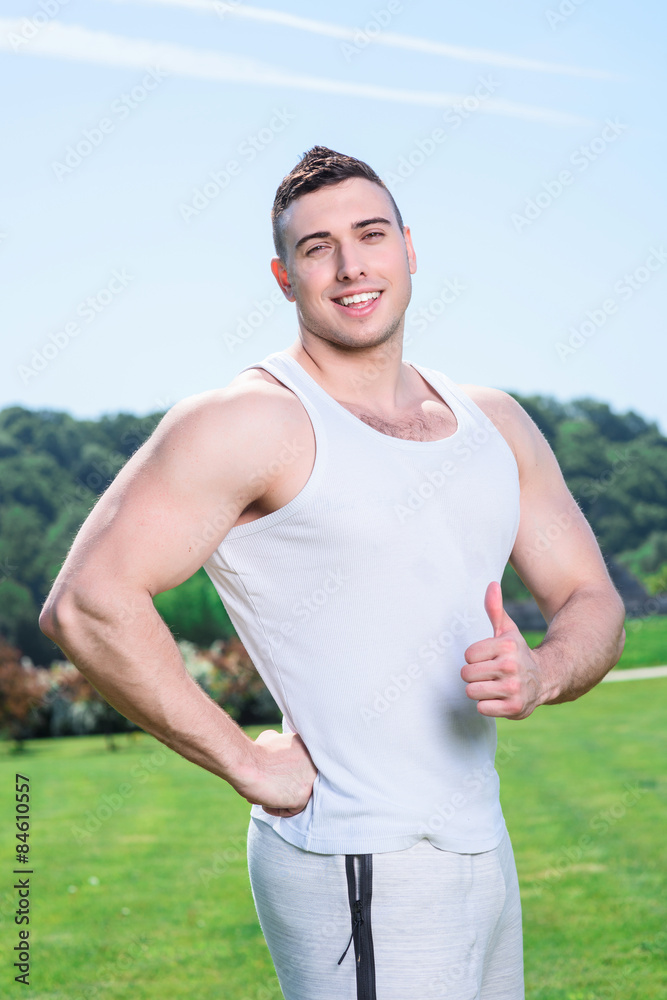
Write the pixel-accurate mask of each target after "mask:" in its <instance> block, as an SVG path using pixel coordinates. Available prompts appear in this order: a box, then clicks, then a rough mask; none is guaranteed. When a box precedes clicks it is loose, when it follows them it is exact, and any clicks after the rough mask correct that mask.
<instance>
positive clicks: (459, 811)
mask: <svg viewBox="0 0 667 1000" xmlns="http://www.w3.org/2000/svg"><path fill="white" fill-rule="evenodd" d="M247 367H248V368H264V369H265V370H266V371H268V372H270V373H271V374H272V375H274V376H275V377H276V378H277V379H278V380H279V381H280V382H282V383H283V384H284V385H285V386H286V387H287V388H289V389H291V390H292V391H293V392H294V393H296V395H297V396H298V398H299V399H300V400H301V402H302V404H303V405H304V407H305V409H306V411H307V413H308V416H309V417H310V420H311V423H312V425H313V430H314V433H315V441H316V456H315V465H314V468H313V470H312V473H311V476H310V478H309V480H308V482H307V483H306V485H305V486H304V488H303V489H302V490H301V492H300V493H299V494H298V496H296V497H295V498H294V499H293V500H292V501H291V502H290V503H288V504H287V505H286V506H284V507H282V508H281V509H280V510H277V511H274V512H273V513H272V514H268V515H267V516H265V517H262V518H259V519H258V520H256V521H252V522H249V523H246V524H242V525H239V526H237V527H233V528H231V529H230V531H229V532H228V533H227V535H226V536H225V538H224V539H223V541H222V543H221V545H220V546H219V548H218V549H217V550H216V551H215V552H214V553H213V554H212V555H211V557H210V558H209V559H208V561H207V562H206V564H205V568H206V571H207V572H208V574H209V576H210V578H211V580H212V581H213V583H214V585H215V587H216V588H217V590H218V593H219V594H220V597H221V599H222V601H223V603H224V605H225V607H226V609H227V611H228V613H229V616H230V619H231V621H232V623H233V624H234V627H235V628H236V630H237V632H238V635H239V636H240V638H241V640H242V642H243V643H244V645H245V647H246V649H247V651H248V653H249V655H250V657H251V659H252V661H253V663H254V664H255V666H256V668H257V670H258V672H259V673H260V675H261V676H262V678H263V679H264V681H265V683H266V685H267V687H268V688H269V690H270V691H271V693H272V695H273V697H274V698H275V700H276V702H277V704H278V705H279V707H280V709H281V711H282V713H283V731H291V732H297V733H299V735H300V736H301V738H302V739H303V741H304V743H305V744H306V746H307V747H308V750H309V752H310V755H311V757H312V759H313V762H314V763H315V766H316V767H317V769H318V774H317V776H316V778H315V783H314V786H313V794H312V796H311V798H310V801H309V802H308V804H307V806H306V808H305V809H304V810H303V811H302V812H301V813H299V814H298V815H297V816H293V817H289V818H287V817H277V816H270V815H269V814H268V813H266V812H265V811H264V810H263V809H262V807H261V806H257V805H255V806H253V807H252V809H251V815H252V816H253V817H255V818H256V819H260V820H262V821H264V822H266V823H269V824H270V825H271V826H272V827H273V828H274V829H275V830H276V832H277V833H278V834H279V835H280V836H281V837H283V838H284V839H285V840H287V841H288V842H289V843H291V844H294V845H295V846H298V847H300V848H302V849H304V850H306V851H313V852H318V853H322V854H353V853H358V854H366V853H375V852H384V851H398V850H403V849H405V848H409V847H411V846H412V845H413V844H415V843H417V841H419V840H420V839H421V838H423V837H426V838H428V839H429V840H430V841H431V843H432V844H434V845H435V846H436V847H438V848H440V849H441V850H446V851H459V852H463V853H475V852H479V851H487V850H491V849H492V848H494V847H496V846H497V845H498V844H499V843H500V840H501V838H502V836H503V833H504V829H505V824H504V820H503V816H502V811H501V808H500V802H499V798H498V785H499V782H498V776H497V774H496V771H495V769H494V766H493V761H494V755H495V749H496V726H495V720H494V719H490V718H485V717H483V716H481V715H480V714H479V713H478V712H477V703H476V702H474V701H471V700H470V699H469V698H468V697H467V695H466V693H465V683H464V682H463V680H462V679H461V675H460V671H461V668H462V667H463V665H464V664H465V657H464V652H465V650H466V648H467V647H468V646H469V645H470V644H471V643H473V642H476V641H477V640H478V639H483V638H486V637H488V636H491V635H492V629H491V625H490V622H489V619H488V616H487V614H486V612H485V610H484V595H485V592H486V588H487V586H488V584H489V583H490V582H491V581H492V580H500V578H501V575H502V572H503V569H504V567H505V565H506V563H507V560H508V558H509V555H510V553H511V551H512V547H513V544H514V539H515V537H516V532H517V529H518V525H519V480H518V470H517V465H516V461H515V459H514V455H513V453H512V451H511V449H510V447H509V446H508V444H507V443H506V441H505V440H504V438H503V437H502V435H501V434H500V433H499V432H498V431H497V430H496V428H495V426H494V424H493V423H492V422H491V421H490V420H489V419H488V418H487V417H486V416H485V415H484V413H483V412H482V411H481V410H480V409H479V407H478V406H477V405H476V404H475V403H474V402H473V401H472V400H471V399H470V398H469V397H468V396H467V395H466V394H465V393H463V392H462V391H461V390H460V389H459V388H458V387H457V386H456V385H455V384H454V383H453V382H452V381H451V380H450V379H449V378H448V377H447V376H445V375H443V374H442V373H439V372H435V371H433V370H431V369H429V368H423V367H421V366H420V365H413V368H415V369H416V370H417V371H418V372H419V373H420V374H421V375H422V376H423V378H424V379H425V380H426V381H427V382H428V383H429V385H431V386H432V388H433V389H434V390H435V391H436V392H437V393H438V394H439V395H440V396H441V398H442V399H443V400H444V401H445V402H446V403H447V404H448V405H449V406H450V407H451V409H452V411H453V412H454V415H455V416H456V419H457V429H456V431H455V433H454V434H453V435H452V436H451V437H449V438H446V439H444V440H440V441H407V440H403V439H401V438H396V437H390V436H389V435H385V434H382V433H380V432H379V431H376V430H375V429H374V428H372V427H370V426H369V425H368V424H366V423H364V422H363V421H362V420H359V419H358V418H357V417H355V416H354V415H353V414H352V413H350V412H349V410H346V409H345V407H344V406H341V404H340V403H338V402H337V401H336V400H335V399H333V397H332V396H330V395H329V394H328V393H326V392H325V391H324V390H323V389H322V388H321V386H319V385H318V383H317V382H316V381H315V380H314V379H313V378H311V376H310V375H309V374H308V373H307V372H306V371H305V370H304V369H303V368H302V367H301V365H299V364H298V362H297V361H296V360H295V359H294V358H292V357H291V356H290V355H288V354H286V353H285V352H284V351H279V352H276V353H274V354H270V355H269V356H268V357H267V358H266V359H265V360H264V361H262V362H261V363H258V364H255V365H248V366H247ZM243 370H244V371H245V370H247V369H243ZM289 443H290V442H286V445H288V444H289Z"/></svg>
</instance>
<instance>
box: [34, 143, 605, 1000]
mask: <svg viewBox="0 0 667 1000" xmlns="http://www.w3.org/2000/svg"><path fill="white" fill-rule="evenodd" d="M272 217H273V227H274V239H275V243H276V253H277V256H276V257H275V258H274V259H273V260H272V263H271V267H272V271H273V274H274V276H275V278H276V280H277V282H278V284H279V285H280V287H281V289H282V291H283V293H284V294H285V296H286V298H287V299H289V300H290V301H293V302H295V303H296V312H297V321H298V328H299V334H298V338H297V340H296V341H295V342H294V343H293V344H292V345H291V346H290V347H289V348H287V349H286V350H284V351H279V352H276V353H274V354H272V355H270V356H269V357H268V358H267V359H265V360H264V361H263V362H262V363H261V364H258V365H254V366H250V367H248V368H247V369H245V370H244V371H243V372H241V373H240V374H239V375H238V376H237V377H236V378H234V379H233V380H232V382H231V383H230V385H229V386H227V387H226V388H224V389H220V390H215V391H212V392H206V393H203V394H201V395H199V396H194V397H191V398H189V399H186V400H184V401H183V402H181V403H180V404H178V405H176V406H174V407H173V408H172V409H171V410H170V411H169V413H167V415H166V416H165V417H164V419H163V421H162V422H161V424H160V425H159V427H158V428H157V430H156V431H155V433H154V434H153V436H152V437H151V438H150V439H149V441H147V442H146V443H145V444H144V445H143V446H142V448H140V449H139V451H138V452H137V453H136V454H135V455H134V456H133V457H132V458H131V459H130V461H129V462H128V463H127V465H126V466H125V467H124V468H123V469H122V470H121V472H120V473H119V475H118V476H117V478H116V480H115V481H114V482H113V483H112V485H111V486H110V487H109V489H108V490H107V492H106V493H105V494H104V496H103V497H102V498H101V499H100V501H99V502H98V504H97V506H96V507H95V508H94V510H93V511H92V512H91V514H90V516H89V517H88V519H87V521H86V522H85V524H84V525H83V527H82V528H81V531H80V532H79V535H78V536H77V538H76V540H75V543H74V545H73V547H72V550H71V552H70V553H69V555H68V558H67V560H66V562H65V564H64V566H63V568H62V570H61V572H60V574H59V576H58V578H57V580H56V582H55V584H54V587H53V591H52V593H51V595H50V596H49V599H48V601H47V603H46V605H45V608H44V611H43V613H42V618H41V625H42V628H43V630H44V631H45V632H46V634H47V635H50V636H52V637H53V639H54V640H55V641H56V642H57V643H58V644H59V645H60V646H61V648H62V649H63V651H64V652H65V653H66V654H67V655H68V656H69V658H70V659H71V660H73V662H75V663H76V664H77V666H78V667H79V668H80V669H81V670H82V672H83V673H84V674H85V675H86V676H87V677H88V678H89V679H90V680H91V682H92V683H93V684H94V685H95V686H96V687H97V688H98V689H99V690H100V691H101V693H102V694H103V695H104V696H105V697H106V698H107V699H108V700H109V701H110V702H111V704H113V705H114V706H115V707H116V708H118V710H119V711H121V712H122V713H124V714H125V715H126V716H127V717H128V718H130V719H132V720H134V721H135V722H136V723H137V724H138V725H140V726H141V727H142V728H144V729H145V730H146V731H148V732H150V733H152V734H153V735H155V736H156V737H157V738H158V739H159V740H161V741H162V742H164V743H165V744H167V745H168V746H170V747H172V748H173V749H175V750H176V751H178V752H179V753H180V754H182V755H183V756H184V757H186V758H188V759H189V760H191V761H194V762H195V763H196V764H199V765H200V766H201V767H204V768H206V769H207V770H209V771H212V772H213V773H214V774H217V775H219V776H220V777H221V778H224V779H225V780H227V781H228V782H230V783H231V784H232V785H233V787H234V788H235V789H236V790H237V791H238V792H239V794H240V795H242V796H244V797H245V798H246V799H247V800H248V801H249V802H251V803H253V808H252V810H251V823H250V829H249V836H248V852H249V853H248V860H249V869H250V878H251V884H252V890H253V895H254V899H255V904H256V906H257V911H258V915H259V919H260V923H261V925H262V930H263V932H264V934H265V937H266V939H267V943H268V945H269V948H270V951H271V955H272V958H273V961H274V964H275V966H276V970H277V973H278V976H279V979H280V983H281V988H282V990H283V993H284V995H285V997H286V998H287V1000H317V998H322V1000H324V998H326V1000H336V998H339V997H340V998H349V997H351V996H353V995H356V996H358V997H367V998H372V997H375V996H376V995H377V997H379V998H380V1000H407V998H415V1000H424V998H425V997H429V996H433V997H436V996H447V997H448V998H460V1000H463V998H466V1000H468V998H472V997H478V998H480V1000H518V998H520V997H523V974H522V945H521V910H520V902H519V895H518V885H517V880H516V870H515V867H514V862H513V857H512V851H511V845H510V842H509V837H508V834H507V830H506V828H505V824H504V820H503V817H502V812H501V810H500V804H499V801H498V779H497V775H496V772H495V770H494V768H493V756H494V753H495V745H496V735H495V721H494V720H495V717H504V718H509V719H525V718H526V717H527V716H529V715H530V714H531V713H532V712H533V711H534V709H535V708H536V707H538V706H540V705H545V704H556V703H558V702H564V701H569V700H572V699H574V698H577V697H579V696H580V695H582V694H584V693H585V692H586V691H588V690H589V689H590V688H592V687H593V686H594V685H595V684H596V683H598V681H600V680H601V678H602V677H603V675H604V674H605V673H606V672H607V671H608V670H609V669H610V668H611V667H612V666H613V665H614V664H615V663H616V662H617V660H618V658H619V656H620V654H621V651H622V646H623V636H624V633H623V618H624V613H623V605H622V603H621V600H620V598H619V596H618V594H617V593H616V591H615V589H614V587H613V585H612V583H611V581H610V579H609V576H608V574H607V571H606V568H605V565H604V562H603V559H602V557H601V554H600V551H599V549H598V546H597V543H596V541H595V538H594V535H593V533H592V531H591V529H590V528H589V526H588V524H587V523H586V521H585V520H584V518H583V516H582V514H581V512H580V511H579V508H578V506H577V504H576V503H575V501H574V499H573V498H572V496H571V495H570V493H569V491H568V490H567V487H566V485H565V483H564V481H563V478H562V475H561V473H560V470H559V468H558V465H557V463H556V460H555V458H554V456H553V454H552V452H551V450H550V448H549V446H548V445H547V443H546V441H545V439H544V437H543V436H542V435H541V433H540V432H539V430H538V429H537V427H536V426H535V424H534V423H533V422H532V421H531V420H530V418H529V417H528V415H527V414H526V413H525V411H523V409H522V408H521V407H520V406H519V405H518V404H517V403H516V402H515V401H514V400H513V399H512V398H511V397H510V396H508V395H507V394H505V393H503V392H501V391H499V390H496V389H489V388H483V387H480V386H474V385H465V386H459V385H456V384H455V383H453V382H452V381H451V380H450V379H449V378H448V377H447V376H445V375H444V374H442V373H439V372H434V371H432V370H431V369H426V368H422V367H421V366H416V365H411V364H409V363H407V362H404V361H402V359H401V353H402V339H403V332H404V322H405V319H404V317H405V310H406V308H407V306H408V303H409V301H410V295H411V275H412V274H414V273H415V270H416V258H415V252H414V248H413V245H412V240H411V236H410V231H409V229H408V228H407V227H404V226H403V222H402V220H401V217H400V213H399V211H398V208H397V207H396V204H395V202H394V200H393V198H392V197H391V195H390V194H389V192H388V190H387V189H386V187H385V186H384V184H383V183H382V182H381V180H380V179H379V177H378V176H377V175H376V174H375V173H374V172H373V171H372V170H371V168H370V167H368V166H367V165H366V164H365V163H362V162H361V161H358V160H355V159H353V158H351V157H347V156H343V155H341V154H339V153H336V152H334V151H332V150H329V149H327V148H325V147H314V148H313V149H312V150H311V151H310V152H309V153H308V154H306V155H305V156H304V158H303V159H302V160H301V161H300V163H299V164H298V165H297V166H296V167H295V168H294V170H293V171H292V172H291V174H289V175H288V176H287V177H286V178H285V179H284V180H283V182H282V184H281V185H280V187H279V189H278V192H277V194H276V200H275V203H274V208H273V213H272ZM555 526H557V527H558V529H559V530H558V531H557V532H556V531H554V530H553V529H554V527H555ZM544 538H547V539H551V538H553V541H552V542H550V545H549V547H546V548H545V546H544V544H543V540H544ZM538 540H542V544H540V545H538V544H536V543H537V542H538ZM508 559H509V560H510V561H511V563H512V565H513V566H514V567H515V569H516V570H517V572H518V573H519V575H520V576H521V578H522V579H523V580H524V581H525V583H526V584H527V586H528V587H529V588H530V590H531V592H532V593H533V594H534V596H535V599H536V600H537V603H538V604H539V606H540V608H541V610H542V612H543V614H544V616H545V618H546V620H547V623H548V626H549V628H548V631H547V635H546V637H545V639H544V641H543V642H542V644H541V645H540V647H538V648H537V649H535V650H532V651H531V650H530V649H529V648H528V646H527V644H526V642H525V641H524V639H523V638H522V636H521V634H520V632H519V631H518V629H517V628H516V626H515V625H514V623H513V622H512V620H511V619H510V618H509V617H508V615H507V614H506V613H505V612H504V610H503V607H502V596H501V593H500V585H499V582H498V581H499V580H500V576H501V574H502V571H503V568H504V566H505V565H506V563H507V561H508ZM201 565H205V566H206V569H207V571H208V573H209V575H210V577H211V579H212V580H213V582H214V584H215V585H216V587H217V589H218V591H219V593H220V594H221V596H222V597H223V599H224V601H225V605H226V607H227V609H228V611H229V614H230V616H231V618H232V621H233V622H234V624H235V626H236V628H237V631H238V632H239V635H240V637H241V638H242V640H243V641H244V643H245V645H246V647H247V649H248V652H249V653H250V655H251V657H252V659H253V662H254V663H255V665H256V666H257V668H258V670H259V671H260V672H261V673H262V676H263V677H264V679H265V681H266V683H267V685H268V686H269V688H270V690H271V692H272V694H273V695H274V697H275V699H276V701H277V702H278V704H279V706H280V707H281V709H282V711H283V715H284V721H283V730H284V731H283V733H282V734H278V733H275V732H273V731H271V730H269V731H266V732H263V733H261V734H260V736H259V737H258V738H257V740H255V741H254V742H253V741H251V740H250V739H249V738H248V737H246V736H245V734H244V733H243V732H242V731H241V730H240V729H239V728H238V727H237V726H236V725H235V723H234V722H233V721H232V720H231V719H230V718H229V717H228V716H227V715H226V714H225V713H224V712H223V711H222V710H221V709H220V708H218V707H217V706H216V705H215V704H214V703H213V702H212V701H211V700H210V699H209V698H208V697H207V696H206V695H205V694H204V693H203V692H202V691H201V689H200V688H198V687H197V685H196V684H195V683H194V681H192V680H191V679H190V677H189V675H188V674H187V672H186V670H185V668H184V666H183V663H182V661H181V658H180V656H179V653H178V649H177V647H176V645H175V643H174V641H173V639H172V637H171V635H170V633H169V631H168V629H167V628H166V626H165V625H164V623H163V622H162V620H161V618H160V617H159V615H158V614H157V612H156V611H155V609H154V606H153V603H152V597H153V596H154V595H155V594H158V593H160V592H162V591H164V590H167V589H169V588H171V587H175V586H177V585H178V584H179V583H181V582H182V581H183V580H186V579H187V578H188V577H189V576H191V575H192V574H193V573H194V572H195V571H196V570H197V569H198V568H199V567H200V566H201ZM489 623H490V625H489ZM490 633H492V634H490ZM352 940H354V955H355V958H356V962H352V961H351V960H350V959H349V958H348V960H347V961H345V960H344V959H345V955H346V954H347V948H348V947H349V942H351V941H352Z"/></svg>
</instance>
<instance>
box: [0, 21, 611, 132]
mask: <svg viewBox="0 0 667 1000" xmlns="http://www.w3.org/2000/svg"><path fill="white" fill-rule="evenodd" d="M24 24H25V21H24V19H21V18H0V51H2V50H4V51H8V52H18V54H24V55H31V56H46V57H49V58H56V59H71V60H75V61H78V62H89V63H94V64H95V65H103V66H122V67H137V68H140V69H146V68H148V67H151V66H156V67H159V69H161V70H163V71H165V72H166V73H169V74H172V75H175V76H185V77H196V78H198V79H203V80H215V81H225V82H228V83H247V84H255V85H258V86H264V87H273V88H275V87H286V88H290V89H296V90H306V91H309V92H311V93H312V92H313V91H319V92H321V93H326V94H338V95H340V96H344V97H356V98H358V97H365V98H368V99H370V100H376V101H391V102H394V103H399V104H417V105H422V106H425V107H434V108H445V107H447V108H450V107H457V106H459V105H461V103H462V102H463V101H464V100H465V99H466V97H467V96H468V95H467V94H457V93H443V92H438V91H435V92H434V91H427V90H401V89H395V88H391V87H377V86H374V85H372V84H360V83H346V82H344V81H341V80H328V79H324V78H322V77H315V76H300V75H298V74H295V73H289V72H287V71H285V70H283V69H280V68H278V67H274V66H270V65H269V64H268V63H264V62H260V61H258V60H256V59H250V58H248V57H247V56H238V55H233V54H231V53H224V52H212V51H207V50H204V49H192V48H187V47H186V46H183V45H175V44H173V43H171V42H154V41H152V40H150V39H139V38H128V37H125V36H122V35H112V34H110V33H109V32H106V31H93V30H92V29H90V28H84V27H81V26H80V25H65V24H60V23H58V22H55V21H54V22H51V23H50V24H48V25H46V26H45V27H44V28H42V29H41V30H40V31H39V32H38V33H37V34H36V35H35V37H34V38H32V39H31V40H30V41H26V42H25V43H24V44H21V45H19V46H18V48H17V44H16V38H21V37H22V36H21V30H22V28H23V26H24ZM479 110H480V111H483V112H485V113H487V114H495V115H505V116H508V117H512V118H523V119H527V120H530V121H538V122H545V123H547V124H549V125H591V124H593V123H592V122H591V121H590V120H589V119H586V118H580V117H578V116H576V115H570V114H565V113H563V112H560V111H552V110H550V109H548V108H540V107H534V106H532V105H528V104H516V103H514V102H513V101H504V100H500V99H498V98H489V99H488V100H485V101H484V103H483V105H481V106H480V109H479Z"/></svg>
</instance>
